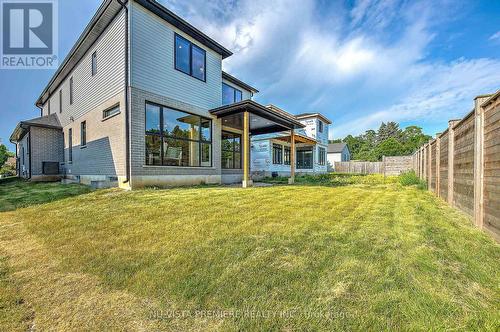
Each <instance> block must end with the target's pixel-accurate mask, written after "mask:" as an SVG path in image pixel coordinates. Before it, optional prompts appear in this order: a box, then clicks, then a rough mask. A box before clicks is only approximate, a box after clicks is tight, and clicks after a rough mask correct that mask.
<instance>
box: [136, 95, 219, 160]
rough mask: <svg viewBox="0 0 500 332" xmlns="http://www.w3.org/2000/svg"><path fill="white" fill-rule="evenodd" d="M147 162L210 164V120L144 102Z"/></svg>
mask: <svg viewBox="0 0 500 332" xmlns="http://www.w3.org/2000/svg"><path fill="white" fill-rule="evenodd" d="M145 129H146V132H145V135H146V137H145V138H146V165H163V166H187V167H211V166H212V120H210V119H207V118H204V117H201V116H199V115H194V114H190V113H185V112H182V111H178V110H174V109H171V108H168V107H163V106H159V105H155V104H149V103H147V104H146V128H145Z"/></svg>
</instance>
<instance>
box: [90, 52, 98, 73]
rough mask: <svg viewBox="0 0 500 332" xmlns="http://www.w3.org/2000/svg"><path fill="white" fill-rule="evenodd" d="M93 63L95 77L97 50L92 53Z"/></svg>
mask: <svg viewBox="0 0 500 332" xmlns="http://www.w3.org/2000/svg"><path fill="white" fill-rule="evenodd" d="M91 62H92V64H91V66H92V77H94V76H95V75H97V51H94V53H92V60H91Z"/></svg>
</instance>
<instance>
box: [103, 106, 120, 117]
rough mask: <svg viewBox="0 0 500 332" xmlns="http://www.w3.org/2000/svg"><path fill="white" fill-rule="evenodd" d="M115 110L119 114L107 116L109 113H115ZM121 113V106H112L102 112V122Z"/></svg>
mask: <svg viewBox="0 0 500 332" xmlns="http://www.w3.org/2000/svg"><path fill="white" fill-rule="evenodd" d="M114 110H117V112H115V113H112V114H108V115H106V114H107V113H109V112H111V111H114ZM120 113H121V109H120V104H116V105H114V106H111V107H109V108H106V109H105V110H104V111H102V120H103V121H104V120H107V119H109V118H112V117H114V116H117V115H118V114H120Z"/></svg>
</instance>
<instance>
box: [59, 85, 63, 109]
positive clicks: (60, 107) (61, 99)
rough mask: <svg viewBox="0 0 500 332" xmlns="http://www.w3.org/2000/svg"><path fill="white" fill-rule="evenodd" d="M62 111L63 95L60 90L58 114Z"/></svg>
mask: <svg viewBox="0 0 500 332" xmlns="http://www.w3.org/2000/svg"><path fill="white" fill-rule="evenodd" d="M62 110H63V93H62V90H59V113H62Z"/></svg>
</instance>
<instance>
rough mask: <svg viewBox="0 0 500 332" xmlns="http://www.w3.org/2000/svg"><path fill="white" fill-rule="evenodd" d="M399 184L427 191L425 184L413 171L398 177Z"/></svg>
mask: <svg viewBox="0 0 500 332" xmlns="http://www.w3.org/2000/svg"><path fill="white" fill-rule="evenodd" d="M399 183H400V184H401V185H402V186H417V188H419V189H427V183H426V182H425V181H423V180H421V179H420V178H419V177H418V176H417V174H416V173H415V171H408V172H405V173H401V174H400V175H399Z"/></svg>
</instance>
